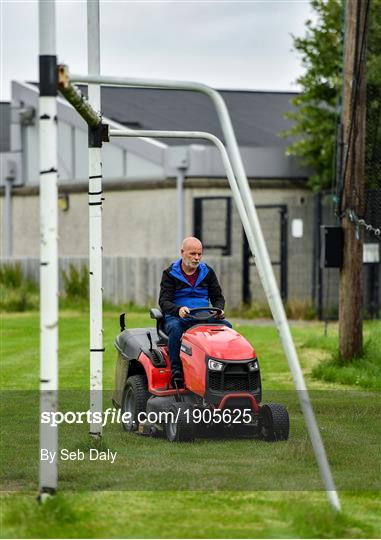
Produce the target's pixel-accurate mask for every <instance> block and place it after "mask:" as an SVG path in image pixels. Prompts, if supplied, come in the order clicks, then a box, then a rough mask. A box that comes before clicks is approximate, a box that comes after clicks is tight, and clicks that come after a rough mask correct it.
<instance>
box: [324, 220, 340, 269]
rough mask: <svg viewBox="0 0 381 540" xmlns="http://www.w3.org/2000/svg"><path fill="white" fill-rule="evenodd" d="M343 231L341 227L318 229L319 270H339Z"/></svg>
mask: <svg viewBox="0 0 381 540" xmlns="http://www.w3.org/2000/svg"><path fill="white" fill-rule="evenodd" d="M342 264H343V231H342V228H341V227H326V226H325V225H322V226H321V227H320V268H341V266H342Z"/></svg>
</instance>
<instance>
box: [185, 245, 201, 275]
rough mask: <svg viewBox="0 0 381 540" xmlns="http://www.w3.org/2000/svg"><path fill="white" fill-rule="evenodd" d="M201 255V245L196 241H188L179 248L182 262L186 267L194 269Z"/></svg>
mask: <svg viewBox="0 0 381 540" xmlns="http://www.w3.org/2000/svg"><path fill="white" fill-rule="evenodd" d="M201 257H202V245H201V244H199V243H198V242H190V243H189V244H187V245H186V246H185V247H184V248H183V249H182V250H181V258H182V260H183V264H184V266H185V267H187V268H191V269H192V270H196V269H197V267H198V265H199V264H200V261H201Z"/></svg>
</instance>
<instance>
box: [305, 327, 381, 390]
mask: <svg viewBox="0 0 381 540" xmlns="http://www.w3.org/2000/svg"><path fill="white" fill-rule="evenodd" d="M371 326H373V331H372V334H371V335H370V336H369V337H366V338H365V344H364V353H363V355H362V356H361V357H359V358H354V359H353V360H352V361H351V362H344V361H342V360H341V359H340V356H339V354H338V352H337V343H336V342H335V343H333V344H331V355H330V357H329V358H328V359H327V360H324V361H323V362H321V363H320V364H319V365H317V366H316V367H315V368H314V369H313V371H312V375H313V377H315V378H316V379H321V380H323V381H328V382H335V383H341V384H349V385H356V386H360V387H363V388H372V389H374V390H381V325H380V323H374V324H373V325H371Z"/></svg>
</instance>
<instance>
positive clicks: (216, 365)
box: [208, 358, 224, 371]
mask: <svg viewBox="0 0 381 540" xmlns="http://www.w3.org/2000/svg"><path fill="white" fill-rule="evenodd" d="M223 367H224V365H223V363H222V362H217V360H212V359H211V358H209V361H208V368H209V369H211V370H212V371H222V370H223Z"/></svg>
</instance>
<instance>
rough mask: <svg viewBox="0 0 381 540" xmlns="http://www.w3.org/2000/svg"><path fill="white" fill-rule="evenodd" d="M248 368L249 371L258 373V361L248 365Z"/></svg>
mask: <svg viewBox="0 0 381 540" xmlns="http://www.w3.org/2000/svg"><path fill="white" fill-rule="evenodd" d="M247 367H248V368H249V371H258V369H259V368H258V362H257V360H253V361H252V362H249V363H248V364H247Z"/></svg>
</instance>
